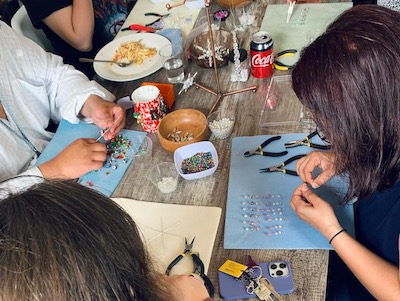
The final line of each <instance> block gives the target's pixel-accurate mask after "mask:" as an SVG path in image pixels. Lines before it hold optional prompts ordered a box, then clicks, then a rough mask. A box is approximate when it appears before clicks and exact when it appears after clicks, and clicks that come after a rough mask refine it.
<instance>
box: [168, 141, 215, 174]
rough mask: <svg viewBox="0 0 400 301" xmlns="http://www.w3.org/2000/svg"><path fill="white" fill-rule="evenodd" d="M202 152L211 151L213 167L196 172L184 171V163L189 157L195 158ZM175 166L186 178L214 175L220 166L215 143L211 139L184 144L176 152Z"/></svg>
mask: <svg viewBox="0 0 400 301" xmlns="http://www.w3.org/2000/svg"><path fill="white" fill-rule="evenodd" d="M200 153H205V154H207V153H211V158H212V163H213V165H214V166H213V167H211V168H208V169H206V170H203V171H199V172H194V173H184V172H183V170H182V163H183V162H184V160H187V159H188V158H193V157H194V156H196V155H197V154H200ZM174 163H175V168H176V170H177V171H178V173H179V175H180V176H181V177H182V178H184V179H186V180H196V179H200V178H204V177H207V176H210V175H212V174H213V173H214V172H215V171H216V170H217V167H218V153H217V150H216V149H215V147H214V145H213V144H212V143H211V142H209V141H201V142H196V143H192V144H189V145H185V146H182V147H180V148H178V149H177V150H176V151H175V152H174Z"/></svg>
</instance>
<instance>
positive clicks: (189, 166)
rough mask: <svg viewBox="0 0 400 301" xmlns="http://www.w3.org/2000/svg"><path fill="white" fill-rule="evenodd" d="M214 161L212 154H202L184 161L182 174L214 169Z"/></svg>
mask: <svg viewBox="0 0 400 301" xmlns="http://www.w3.org/2000/svg"><path fill="white" fill-rule="evenodd" d="M214 166H215V164H214V159H213V157H212V154H211V152H200V153H197V154H195V155H194V156H192V157H189V158H187V159H185V160H183V161H182V167H181V168H182V173H183V174H191V173H196V172H201V171H204V170H207V169H210V168H212V167H214Z"/></svg>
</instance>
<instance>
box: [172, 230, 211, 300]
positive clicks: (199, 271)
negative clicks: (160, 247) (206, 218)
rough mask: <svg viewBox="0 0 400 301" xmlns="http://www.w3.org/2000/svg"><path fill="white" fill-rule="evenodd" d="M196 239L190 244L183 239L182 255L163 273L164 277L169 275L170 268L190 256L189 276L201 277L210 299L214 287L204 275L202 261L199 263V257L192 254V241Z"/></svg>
mask: <svg viewBox="0 0 400 301" xmlns="http://www.w3.org/2000/svg"><path fill="white" fill-rule="evenodd" d="M195 238H196V237H193V239H192V241H191V242H190V243H188V241H187V238H186V237H185V249H184V250H183V252H182V254H179V255H178V256H177V257H176V258H175V259H174V260H173V261H172V262H171V263H170V264H169V265H168V267H167V270H166V271H165V274H166V275H169V274H170V272H171V270H172V268H173V267H174V266H175V265H177V264H178V262H179V261H181V259H182V258H183V257H184V256H186V255H187V254H190V256H192V260H193V266H194V268H193V272H192V274H191V276H195V275H198V276H200V277H201V279H203V281H204V286H205V287H206V289H207V291H208V293H209V295H210V297H213V296H214V285H213V284H212V282H211V280H210V279H209V278H208V276H207V275H206V274H205V273H204V264H203V261H201V259H200V257H199V256H198V255H197V254H196V253H193V252H192V248H193V243H194V239H195Z"/></svg>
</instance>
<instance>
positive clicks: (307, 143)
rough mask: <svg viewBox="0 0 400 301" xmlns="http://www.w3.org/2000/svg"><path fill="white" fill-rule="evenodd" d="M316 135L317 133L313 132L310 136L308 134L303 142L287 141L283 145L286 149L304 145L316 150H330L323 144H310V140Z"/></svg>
mask: <svg viewBox="0 0 400 301" xmlns="http://www.w3.org/2000/svg"><path fill="white" fill-rule="evenodd" d="M317 134H318V131H314V132H312V133H311V134H309V135H308V136H307V137H306V138H304V139H303V140H294V141H289V142H287V143H285V147H286V148H292V147H296V146H300V145H305V146H308V147H311V148H316V149H330V146H329V145H324V144H316V143H312V142H311V141H310V140H311V138H313V137H314V136H315V135H317Z"/></svg>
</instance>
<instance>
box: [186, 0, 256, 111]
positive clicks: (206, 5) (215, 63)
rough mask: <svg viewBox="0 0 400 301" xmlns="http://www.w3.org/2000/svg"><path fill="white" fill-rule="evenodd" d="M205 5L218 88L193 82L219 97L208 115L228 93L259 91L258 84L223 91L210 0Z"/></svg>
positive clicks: (206, 0)
mask: <svg viewBox="0 0 400 301" xmlns="http://www.w3.org/2000/svg"><path fill="white" fill-rule="evenodd" d="M204 2H205V3H204V6H205V10H206V16H207V23H208V24H207V25H208V33H209V38H210V42H211V50H212V53H213V65H214V66H213V67H214V74H215V81H216V83H217V90H216V91H213V90H211V89H209V88H207V87H205V86H203V85H201V84H199V83H197V82H193V84H194V85H195V86H196V88H197V89H199V88H200V89H203V90H205V91H206V92H208V93H211V94H213V95H215V96H216V97H217V99H216V101H215V103H214V105H213V106H212V108H211V110H210V111H209V112H208V115H210V114H211V113H212V112H214V110H215V109H216V108H217V106H218V105H219V103H220V102H221V100H222V99H223V98H224V97H225V96H228V95H232V94H236V93H242V92H246V91H250V90H252V91H253V93H255V92H256V91H257V86H251V87H248V88H243V89H238V90H234V91H230V92H224V93H223V92H221V84H220V81H219V76H218V68H217V59H216V55H215V45H214V37H213V33H212V27H211V19H210V12H209V6H210V0H205V1H204Z"/></svg>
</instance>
